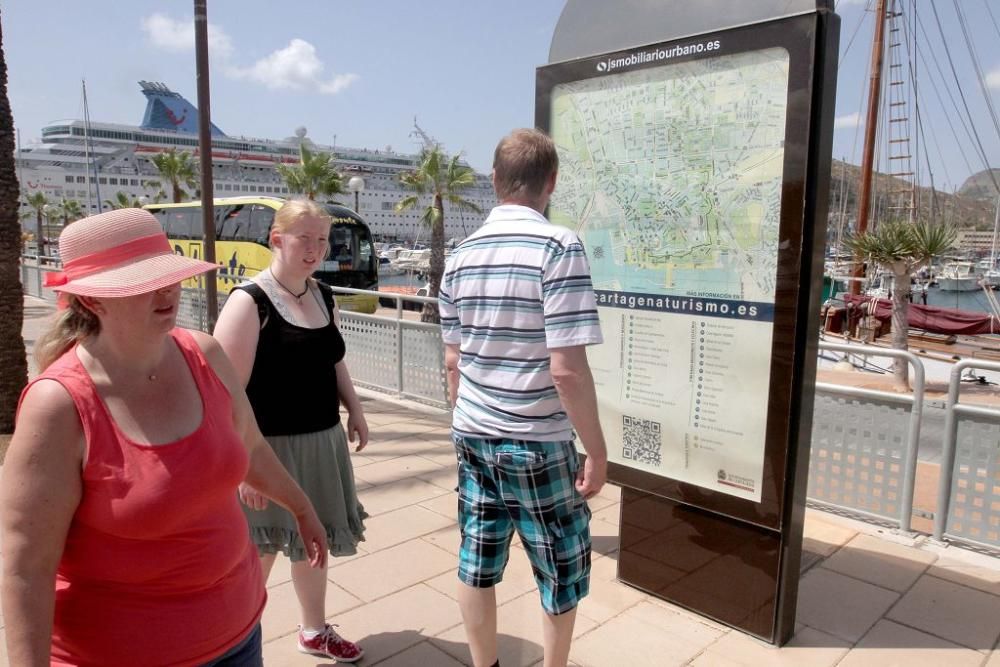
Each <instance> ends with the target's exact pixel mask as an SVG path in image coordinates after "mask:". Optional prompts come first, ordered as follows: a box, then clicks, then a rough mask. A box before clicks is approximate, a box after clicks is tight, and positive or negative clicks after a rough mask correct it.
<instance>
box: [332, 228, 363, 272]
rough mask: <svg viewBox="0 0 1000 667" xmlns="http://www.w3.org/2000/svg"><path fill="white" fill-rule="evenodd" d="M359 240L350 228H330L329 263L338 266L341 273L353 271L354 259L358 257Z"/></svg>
mask: <svg viewBox="0 0 1000 667" xmlns="http://www.w3.org/2000/svg"><path fill="white" fill-rule="evenodd" d="M356 249H357V239H356V238H355V236H354V234H353V230H352V229H351V228H350V227H346V226H344V227H341V226H339V225H334V226H333V227H331V228H330V256H329V261H328V264H329V263H330V262H333V263H335V264H336V266H337V269H336V270H339V271H353V270H355V269H356V268H357V267H355V266H354V258H355V257H356V256H357V252H355V251H356Z"/></svg>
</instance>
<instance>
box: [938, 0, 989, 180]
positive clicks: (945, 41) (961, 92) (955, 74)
mask: <svg viewBox="0 0 1000 667" xmlns="http://www.w3.org/2000/svg"><path fill="white" fill-rule="evenodd" d="M930 5H931V11H932V12H933V13H934V21H935V22H936V23H937V27H938V32H939V33H940V34H941V42H942V44H943V45H944V53H945V56H947V57H948V65H949V67H951V75H952V77H954V79H955V85H956V86H957V87H958V94H959V96H960V97H961V98H962V106H963V107H964V108H965V113H966V114H967V115H968V117H969V124H970V125H971V126H972V134H973V136H974V137H975V139H976V145H977V146H979V152H980V154H981V155H982V158H983V163H984V164H985V165H986V173H987V174H988V175H989V177H990V180H991V181H993V187H995V188H996V189H997V191H998V192H1000V183H998V182H997V179H996V176H994V175H993V171H992V170H991V169H990V165H989V160H988V159H987V157H986V150H985V149H984V148H983V142H982V140H981V139H980V138H979V132H977V131H976V125H975V121H973V120H972V112H971V111H970V110H969V102H968V100H966V99H965V91H964V90H962V83H961V82H960V81H959V80H958V72H957V71H955V61H954V60H953V59H952V57H951V49H949V48H948V39H947V38H946V37H945V35H944V28H943V27H942V26H941V17H940V16H938V11H937V6H936V5H935V3H934V0H931V3H930Z"/></svg>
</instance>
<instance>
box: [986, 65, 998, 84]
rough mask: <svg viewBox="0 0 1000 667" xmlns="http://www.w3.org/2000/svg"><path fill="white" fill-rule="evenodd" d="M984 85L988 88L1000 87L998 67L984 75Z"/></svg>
mask: <svg viewBox="0 0 1000 667" xmlns="http://www.w3.org/2000/svg"><path fill="white" fill-rule="evenodd" d="M986 85H987V86H989V87H990V88H997V89H1000V67H997V68H996V69H995V70H993V71H992V72H990V73H989V74H987V75H986Z"/></svg>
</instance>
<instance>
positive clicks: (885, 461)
mask: <svg viewBox="0 0 1000 667" xmlns="http://www.w3.org/2000/svg"><path fill="white" fill-rule="evenodd" d="M819 349H820V350H821V351H829V352H843V353H845V354H849V355H862V356H865V357H866V358H867V357H869V356H874V357H891V358H894V359H903V360H905V361H906V362H907V363H908V364H909V365H910V367H911V369H912V375H911V378H912V387H913V388H912V390H911V392H910V393H905V394H902V393H894V392H886V391H876V390H872V389H865V388H861V387H850V386H845V385H839V384H831V383H827V382H817V383H816V393H815V399H814V407H813V426H812V444H811V451H810V455H809V486H808V489H807V494H806V495H807V499H808V501H809V502H810V504H813V505H816V506H819V507H821V508H824V509H831V510H834V511H837V512H839V513H845V514H849V515H857V516H859V518H863V519H866V520H869V519H874V520H876V521H877V522H879V523H883V524H889V525H895V526H896V527H897V528H898V529H899V530H901V531H903V532H906V533H908V532H910V530H911V523H912V517H913V495H914V487H915V483H916V471H917V454H918V446H919V443H920V426H921V419H922V416H923V406H924V387H925V375H924V365H923V363H922V362H921V361H920V359H919V358H918V357H917V356H916V355H915V354H913V353H912V352H907V351H905V350H892V349H886V348H883V347H875V346H872V345H853V344H852V345H849V344H844V343H832V342H827V341H820V342H819Z"/></svg>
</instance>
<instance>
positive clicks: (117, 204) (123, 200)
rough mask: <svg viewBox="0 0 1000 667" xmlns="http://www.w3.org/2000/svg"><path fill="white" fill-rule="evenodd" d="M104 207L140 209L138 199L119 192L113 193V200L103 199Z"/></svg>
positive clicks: (140, 205)
mask: <svg viewBox="0 0 1000 667" xmlns="http://www.w3.org/2000/svg"><path fill="white" fill-rule="evenodd" d="M104 205H105V206H107V207H108V208H142V204H140V203H139V200H138V199H136V198H135V197H131V196H129V195H128V193H125V192H121V191H118V192H116V193H115V197H114V199H105V200H104Z"/></svg>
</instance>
